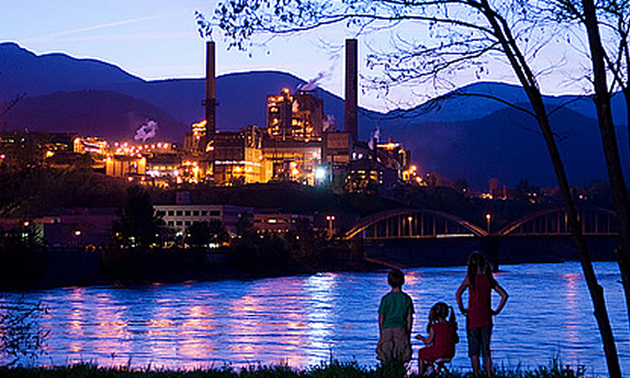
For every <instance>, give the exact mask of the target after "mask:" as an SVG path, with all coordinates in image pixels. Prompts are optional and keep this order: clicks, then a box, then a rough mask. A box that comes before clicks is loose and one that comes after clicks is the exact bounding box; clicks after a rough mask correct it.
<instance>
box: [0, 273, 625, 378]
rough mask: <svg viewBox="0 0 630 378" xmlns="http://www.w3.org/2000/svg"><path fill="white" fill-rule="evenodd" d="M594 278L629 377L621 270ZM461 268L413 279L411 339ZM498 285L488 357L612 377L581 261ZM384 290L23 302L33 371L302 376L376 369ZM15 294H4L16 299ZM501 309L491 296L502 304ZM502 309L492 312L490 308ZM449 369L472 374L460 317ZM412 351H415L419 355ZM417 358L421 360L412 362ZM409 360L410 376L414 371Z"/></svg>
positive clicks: (82, 291)
mask: <svg viewBox="0 0 630 378" xmlns="http://www.w3.org/2000/svg"><path fill="white" fill-rule="evenodd" d="M596 270H597V272H598V276H599V279H600V282H601V284H602V286H603V287H604V289H605V291H606V296H607V299H608V307H609V312H610V316H611V319H612V324H613V327H614V331H615V337H616V338H617V340H618V341H619V342H618V348H619V354H620V360H621V363H622V369H623V371H624V376H626V377H629V376H630V345H629V344H630V340H629V335H628V320H627V315H626V313H625V306H624V301H623V292H622V288H621V284H620V283H619V282H618V281H619V279H620V278H619V274H618V270H617V268H616V265H615V264H613V263H599V264H597V265H596ZM464 274H465V268H464V267H454V268H418V269H412V270H408V271H406V276H407V283H406V284H405V286H404V290H405V291H407V292H408V293H409V294H410V295H411V296H412V298H413V299H414V304H415V306H416V317H415V318H414V334H415V333H418V332H423V333H424V332H425V330H424V329H425V327H426V317H427V315H428V311H429V308H430V307H431V305H432V304H434V303H435V302H436V301H445V302H447V303H449V304H453V305H454V304H455V300H454V293H455V290H456V289H457V287H458V286H459V284H460V282H461V280H462V278H463V276H464ZM496 278H497V280H498V281H499V282H500V283H501V284H502V285H503V286H504V287H505V288H506V290H507V291H508V292H509V293H510V300H509V301H508V305H507V306H506V308H505V309H504V311H503V312H502V313H501V315H499V316H498V317H496V318H495V329H494V333H493V339H492V342H493V344H492V345H493V356H494V360H495V364H496V366H500V365H504V366H505V367H509V368H516V367H518V366H519V365H520V366H522V367H531V366H538V365H548V364H549V362H550V359H551V358H553V357H554V356H555V357H558V358H560V359H561V361H562V363H563V364H571V365H573V366H575V365H578V364H580V365H585V366H586V367H587V369H588V370H587V372H591V373H598V374H602V375H603V374H605V372H606V368H605V363H604V357H603V352H602V347H601V343H600V337H599V333H598V331H597V328H596V324H595V320H594V318H593V315H592V306H591V302H590V298H589V296H588V292H587V289H586V286H585V284H584V280H583V277H582V274H581V270H580V267H579V265H578V264H577V263H564V264H525V265H516V266H503V267H502V272H500V273H498V274H497V275H496ZM387 291H388V286H387V282H386V274H385V273H383V272H380V273H324V274H315V275H304V276H295V277H285V278H271V279H261V280H253V281H224V282H202V283H189V284H173V285H153V286H137V287H127V288H120V287H86V288H65V289H54V290H45V291H36V292H28V293H26V298H27V300H28V301H34V302H35V301H41V302H43V304H44V305H46V306H47V307H48V308H49V309H50V311H49V313H48V314H46V315H43V316H42V318H41V319H40V325H41V327H42V328H43V329H45V330H49V331H50V336H49V338H48V341H47V344H48V345H47V348H46V349H47V353H46V354H45V355H44V356H43V357H41V358H40V359H39V360H37V362H36V363H37V364H40V365H50V364H55V365H59V364H68V363H74V362H81V361H83V362H86V361H90V362H96V363H98V364H99V365H123V364H128V363H130V364H131V365H132V366H134V367H146V366H148V365H151V366H153V367H170V368H196V367H210V366H223V365H224V364H231V365H233V366H243V365H250V364H274V363H280V362H284V363H288V364H289V365H291V366H296V367H306V366H310V365H314V364H318V363H320V362H322V361H325V360H328V359H329V358H330V356H331V355H332V356H334V357H335V358H337V359H339V360H342V361H350V360H356V361H357V362H359V363H360V364H362V365H367V366H374V365H375V364H376V360H375V353H374V349H375V347H376V342H377V336H378V325H377V314H376V312H377V308H378V304H379V301H380V298H381V296H382V295H384V294H385V293H386V292H387ZM18 296H19V295H18V294H5V295H3V297H2V299H0V300H2V301H4V302H7V301H13V300H15V299H16V298H17V297H18ZM495 300H496V298H495ZM495 303H496V302H495ZM458 321H459V323H460V338H461V342H460V344H458V346H457V355H456V357H455V359H454V360H453V366H454V367H455V369H461V370H467V369H468V359H467V357H466V356H467V349H466V348H467V345H466V337H465V332H464V328H465V326H464V319H463V317H461V316H460V317H459V318H458ZM419 346H420V342H418V341H416V342H415V345H414V350H417V348H419ZM414 355H415V352H414ZM416 367H417V365H416V361H414V364H413V369H416Z"/></svg>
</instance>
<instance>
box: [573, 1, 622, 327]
mask: <svg viewBox="0 0 630 378" xmlns="http://www.w3.org/2000/svg"><path fill="white" fill-rule="evenodd" d="M582 6H583V8H584V26H585V27H586V32H587V34H588V41H589V48H590V50H591V63H592V65H593V84H594V88H595V97H594V100H595V106H596V108H597V120H598V122H599V129H600V133H601V136H602V144H603V146H604V156H605V158H606V168H607V169H608V180H609V182H610V190H611V192H612V197H613V202H614V206H615V211H616V213H617V228H618V231H619V246H618V247H617V248H615V254H616V255H617V261H618V263H619V269H620V271H621V280H622V284H623V288H624V293H625V297H626V311H627V314H628V316H630V203H629V202H628V192H627V188H626V183H625V179H624V177H623V171H622V169H621V158H620V157H619V147H618V144H617V136H616V134H615V125H614V123H613V117H612V109H611V107H610V104H611V101H610V92H609V91H608V84H607V79H606V64H605V60H604V54H605V51H604V48H603V46H602V41H601V36H600V33H599V23H598V21H597V14H596V10H595V4H594V2H593V0H582ZM624 95H625V92H624ZM626 101H627V100H626ZM629 325H630V323H629Z"/></svg>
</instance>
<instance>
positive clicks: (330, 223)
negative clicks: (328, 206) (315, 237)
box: [326, 215, 335, 239]
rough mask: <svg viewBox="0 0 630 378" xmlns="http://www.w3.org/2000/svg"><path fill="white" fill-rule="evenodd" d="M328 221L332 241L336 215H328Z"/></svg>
mask: <svg viewBox="0 0 630 378" xmlns="http://www.w3.org/2000/svg"><path fill="white" fill-rule="evenodd" d="M326 220H327V221H328V235H329V237H330V239H332V237H333V224H334V222H335V216H334V215H328V216H326Z"/></svg>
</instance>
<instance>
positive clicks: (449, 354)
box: [416, 302, 459, 374]
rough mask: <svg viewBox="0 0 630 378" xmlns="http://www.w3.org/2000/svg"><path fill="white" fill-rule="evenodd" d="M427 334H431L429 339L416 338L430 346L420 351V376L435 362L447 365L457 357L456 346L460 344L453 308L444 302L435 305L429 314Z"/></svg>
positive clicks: (418, 336) (420, 336)
mask: <svg viewBox="0 0 630 378" xmlns="http://www.w3.org/2000/svg"><path fill="white" fill-rule="evenodd" d="M449 313H450V317H449ZM447 318H448V320H447ZM427 333H428V334H429V335H428V336H427V337H423V336H422V335H417V336H416V339H418V340H420V341H422V342H423V343H425V344H426V345H428V346H426V347H424V348H420V350H419V351H418V372H419V373H420V374H424V373H425V372H426V370H427V367H428V366H430V365H432V364H433V363H434V362H436V361H440V362H441V363H445V362H447V361H450V360H451V358H453V357H454V356H455V344H457V343H458V342H459V338H458V336H457V321H455V311H454V310H453V308H452V307H450V306H448V305H447V304H446V303H444V302H438V303H436V304H435V305H433V307H431V311H430V312H429V323H428V324H427Z"/></svg>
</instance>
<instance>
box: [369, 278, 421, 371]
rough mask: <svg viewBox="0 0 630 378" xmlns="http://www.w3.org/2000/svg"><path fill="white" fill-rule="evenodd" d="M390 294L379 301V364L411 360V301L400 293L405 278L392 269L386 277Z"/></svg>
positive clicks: (377, 356)
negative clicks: (393, 360) (395, 360)
mask: <svg viewBox="0 0 630 378" xmlns="http://www.w3.org/2000/svg"><path fill="white" fill-rule="evenodd" d="M387 283H389V286H391V288H392V289H391V291H390V292H389V293H387V294H386V295H385V296H384V297H383V299H381V305H380V306H379V308H378V328H379V333H380V336H379V340H378V346H377V347H376V358H377V359H378V360H380V361H381V362H387V361H389V360H392V359H394V358H395V359H397V360H399V361H401V362H405V363H406V362H409V361H411V327H412V325H413V312H414V311H413V302H412V300H411V297H410V296H409V295H407V294H406V293H404V292H403V291H402V285H403V284H404V283H405V275H404V274H403V273H402V272H401V271H400V270H398V269H393V270H392V271H390V272H389V274H388V275H387Z"/></svg>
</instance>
